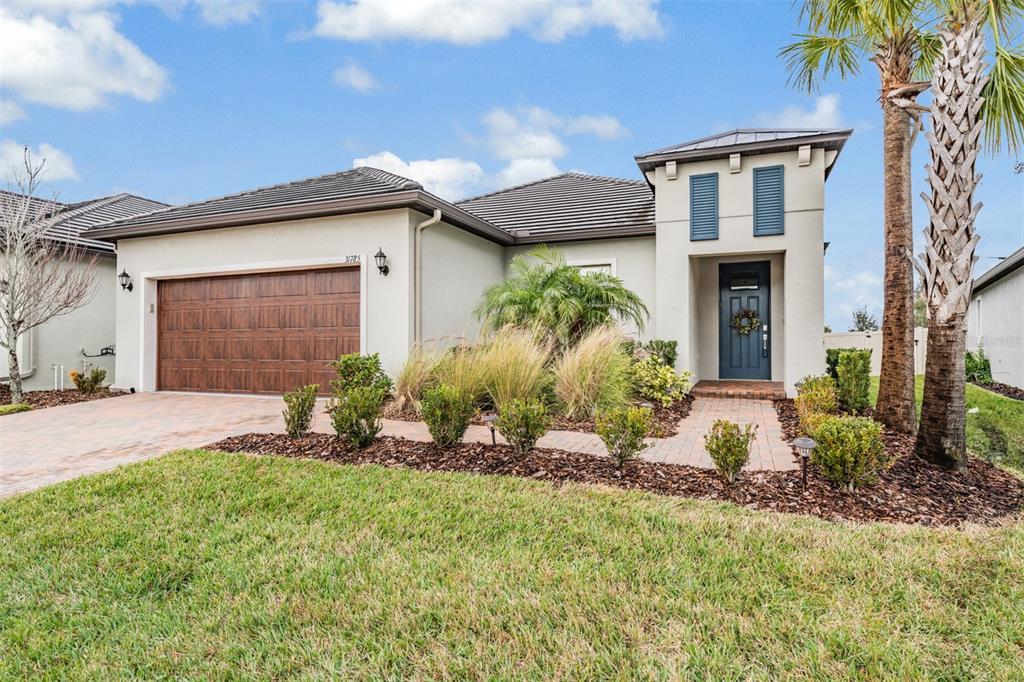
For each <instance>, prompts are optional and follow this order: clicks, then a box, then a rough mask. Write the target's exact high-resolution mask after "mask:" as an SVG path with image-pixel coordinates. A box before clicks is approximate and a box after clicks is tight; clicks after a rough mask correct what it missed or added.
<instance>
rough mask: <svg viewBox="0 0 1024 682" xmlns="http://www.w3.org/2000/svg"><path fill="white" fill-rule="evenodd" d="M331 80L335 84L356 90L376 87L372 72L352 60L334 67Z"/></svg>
mask: <svg viewBox="0 0 1024 682" xmlns="http://www.w3.org/2000/svg"><path fill="white" fill-rule="evenodd" d="M333 80H334V84H335V85H337V86H339V87H343V88H351V89H352V90H356V91H357V92H370V91H371V90H376V89H377V87H378V86H377V80H376V79H375V78H374V77H373V74H372V73H370V72H369V71H367V70H366V69H364V68H363V67H362V66H360V65H359V64H358V63H357V62H354V61H350V62H349V63H348V64H346V65H345V66H340V67H338V68H337V69H335V70H334V78H333Z"/></svg>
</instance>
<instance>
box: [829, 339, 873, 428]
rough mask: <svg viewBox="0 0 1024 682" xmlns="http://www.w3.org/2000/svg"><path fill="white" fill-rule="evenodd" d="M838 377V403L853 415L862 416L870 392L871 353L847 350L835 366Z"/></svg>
mask: <svg viewBox="0 0 1024 682" xmlns="http://www.w3.org/2000/svg"><path fill="white" fill-rule="evenodd" d="M836 373H837V374H838V376H839V382H838V389H837V391H836V393H837V395H838V396H839V403H840V404H841V405H842V406H843V407H844V408H845V409H847V410H848V411H850V412H852V413H853V414H863V412H864V410H866V409H868V392H869V391H870V390H871V351H870V350H848V351H845V352H843V353H840V355H839V364H838V365H837V366H836Z"/></svg>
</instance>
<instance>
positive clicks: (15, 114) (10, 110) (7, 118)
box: [0, 99, 25, 125]
mask: <svg viewBox="0 0 1024 682" xmlns="http://www.w3.org/2000/svg"><path fill="white" fill-rule="evenodd" d="M22 118H25V110H24V109H22V108H21V107H19V106H18V105H17V104H15V103H14V102H12V101H10V100H8V99H0V125H7V124H8V123H13V122H14V121H17V120H19V119H22Z"/></svg>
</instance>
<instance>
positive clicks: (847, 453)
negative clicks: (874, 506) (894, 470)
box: [812, 416, 888, 490]
mask: <svg viewBox="0 0 1024 682" xmlns="http://www.w3.org/2000/svg"><path fill="white" fill-rule="evenodd" d="M814 440H815V441H817V444H818V446H817V447H816V448H815V449H814V452H813V454H812V461H813V462H814V464H815V465H817V467H818V468H819V469H820V470H821V473H822V475H823V476H824V477H825V478H827V479H828V480H830V481H832V482H833V483H834V484H836V485H838V486H842V487H845V488H847V489H849V490H853V489H854V488H858V487H860V486H864V485H869V484H871V483H874V482H875V481H877V480H878V473H879V472H880V471H882V469H884V468H885V467H886V465H887V464H888V459H887V457H886V455H885V445H884V443H883V442H882V425H881V424H879V423H878V422H876V421H875V420H874V419H870V418H868V417H848V416H843V417H830V418H828V419H825V420H824V421H822V422H821V423H820V424H819V425H818V427H817V430H816V431H815V433H814Z"/></svg>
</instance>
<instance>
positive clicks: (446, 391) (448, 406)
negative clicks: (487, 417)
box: [420, 384, 474, 448]
mask: <svg viewBox="0 0 1024 682" xmlns="http://www.w3.org/2000/svg"><path fill="white" fill-rule="evenodd" d="M473 409H474V408H473V401H472V399H471V398H470V397H469V396H467V395H466V394H465V393H463V392H462V391H460V390H459V389H457V388H455V387H454V386H448V385H447V384H441V385H440V386H434V387H433V388H428V389H426V390H425V391H423V397H422V399H421V400H420V412H421V414H422V415H423V421H425V422H426V423H427V428H428V429H429V430H430V437H431V438H433V439H434V442H435V443H436V444H437V446H438V447H442V448H446V447H449V446H452V445H455V444H456V443H458V442H460V441H461V440H462V436H463V435H464V434H465V433H466V429H467V428H469V421H470V420H471V419H472V418H473Z"/></svg>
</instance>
